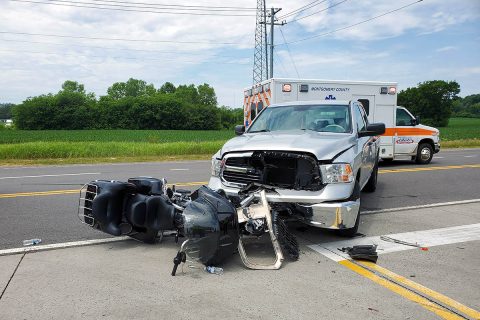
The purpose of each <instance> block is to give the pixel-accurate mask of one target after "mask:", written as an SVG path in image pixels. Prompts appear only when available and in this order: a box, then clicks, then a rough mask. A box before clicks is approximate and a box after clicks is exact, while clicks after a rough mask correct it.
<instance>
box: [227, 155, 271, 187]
mask: <svg viewBox="0 0 480 320" xmlns="http://www.w3.org/2000/svg"><path fill="white" fill-rule="evenodd" d="M249 162H250V157H231V158H228V159H227V161H226V162H225V165H226V167H225V169H224V170H223V179H225V181H227V182H232V183H240V184H249V183H251V182H259V183H260V182H261V179H262V173H261V172H258V171H257V170H255V169H254V168H253V167H251V166H250V165H249Z"/></svg>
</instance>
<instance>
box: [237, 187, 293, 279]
mask: <svg viewBox="0 0 480 320" xmlns="http://www.w3.org/2000/svg"><path fill="white" fill-rule="evenodd" d="M258 197H259V198H260V200H261V203H260V204H253V205H250V203H251V202H252V201H253V200H254V199H255V198H258ZM244 209H247V210H246V212H248V215H250V217H252V218H255V219H258V218H264V219H265V221H266V222H267V227H268V233H269V234H270V240H271V241H272V247H273V251H274V252H275V261H274V263H272V264H258V263H254V262H252V261H251V260H249V258H248V256H247V253H246V251H245V248H244V244H243V242H242V238H241V237H240V240H239V241H238V252H239V254H240V258H241V259H242V262H243V264H244V265H245V266H246V267H247V268H249V269H255V270H278V269H280V267H281V266H282V263H283V260H284V257H283V253H282V249H281V247H280V243H279V241H278V239H277V236H276V235H275V232H274V230H273V220H272V215H271V208H270V206H269V205H268V201H267V197H266V194H265V190H262V191H260V193H259V194H258V192H255V194H252V195H250V196H249V197H247V198H246V199H245V200H243V201H242V203H241V207H240V208H239V209H237V215H238V219H239V222H242V221H243V220H244V219H247V216H246V215H245V213H246V212H245V211H244Z"/></svg>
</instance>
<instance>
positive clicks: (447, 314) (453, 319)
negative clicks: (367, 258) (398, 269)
mask: <svg viewBox="0 0 480 320" xmlns="http://www.w3.org/2000/svg"><path fill="white" fill-rule="evenodd" d="M338 263H339V264H341V265H342V266H345V267H347V268H348V269H350V270H352V271H354V272H356V273H358V274H359V275H362V276H364V277H365V278H367V279H370V280H372V281H373V282H375V283H377V284H379V285H381V286H383V287H385V288H387V289H389V290H390V291H393V292H394V293H396V294H398V295H401V296H402V297H404V298H407V299H408V300H410V301H413V302H415V303H418V304H419V305H420V306H422V307H423V308H425V309H427V310H429V311H431V312H433V313H435V314H436V315H438V316H439V317H441V318H442V319H447V320H457V319H464V318H462V317H460V316H458V315H456V314H455V313H453V312H451V311H449V310H447V309H445V308H442V307H441V306H439V305H437V304H435V303H433V302H431V301H429V300H428V299H426V298H424V297H422V296H420V295H418V294H416V293H414V292H412V291H410V290H408V289H405V288H403V287H401V286H399V285H398V284H396V283H393V282H391V281H388V280H387V279H384V278H382V277H379V276H377V275H376V274H375V273H373V272H371V271H369V270H367V269H365V268H363V267H361V266H359V265H357V264H355V263H353V262H351V261H350V260H342V261H339V262H338Z"/></svg>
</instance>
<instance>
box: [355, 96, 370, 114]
mask: <svg viewBox="0 0 480 320" xmlns="http://www.w3.org/2000/svg"><path fill="white" fill-rule="evenodd" d="M358 102H360V103H361V104H362V106H363V109H365V112H366V113H367V116H369V115H370V100H368V99H358Z"/></svg>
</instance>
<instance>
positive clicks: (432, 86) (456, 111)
mask: <svg viewBox="0 0 480 320" xmlns="http://www.w3.org/2000/svg"><path fill="white" fill-rule="evenodd" d="M459 93H460V85H459V84H458V83H457V82H456V81H443V80H433V81H425V82H421V83H419V84H418V86H416V87H412V88H407V89H406V90H402V91H401V92H399V94H398V105H400V106H404V107H405V108H407V109H408V110H410V112H412V113H413V114H414V115H415V116H417V115H418V116H420V118H421V121H422V123H424V124H427V125H432V126H436V127H446V126H447V125H448V120H449V119H450V117H452V116H454V117H472V118H473V117H480V94H473V95H470V96H467V97H465V98H461V97H459V96H458V94H459Z"/></svg>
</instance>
